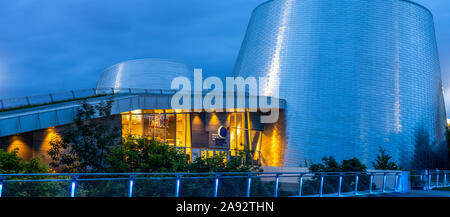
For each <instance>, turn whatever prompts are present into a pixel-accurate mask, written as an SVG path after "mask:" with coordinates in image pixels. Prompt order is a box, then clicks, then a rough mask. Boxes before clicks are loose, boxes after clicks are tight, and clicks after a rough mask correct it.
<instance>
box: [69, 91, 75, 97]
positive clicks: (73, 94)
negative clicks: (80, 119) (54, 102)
mask: <svg viewBox="0 0 450 217" xmlns="http://www.w3.org/2000/svg"><path fill="white" fill-rule="evenodd" d="M70 92H71V93H72V98H73V99H76V97H75V92H73V90H71V91H70Z"/></svg>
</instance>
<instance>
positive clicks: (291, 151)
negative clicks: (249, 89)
mask: <svg viewBox="0 0 450 217" xmlns="http://www.w3.org/2000/svg"><path fill="white" fill-rule="evenodd" d="M234 75H235V76H238V75H240V76H243V77H248V76H267V77H268V78H269V82H267V84H266V85H265V86H264V87H260V94H264V95H270V94H272V93H273V91H274V90H275V89H276V88H277V87H279V91H280V98H283V99H285V100H286V101H287V108H286V117H285V121H286V132H285V133H286V138H287V139H286V141H285V143H286V148H285V150H284V162H283V166H298V165H300V164H301V165H303V166H304V162H305V161H307V162H319V161H320V160H321V158H322V157H324V156H334V157H335V158H336V159H337V160H338V161H340V160H343V159H349V158H353V157H358V158H359V159H360V160H361V161H362V163H364V164H365V165H367V166H369V167H371V162H372V161H374V160H375V158H376V155H377V154H378V153H379V147H380V146H381V147H384V148H385V149H386V151H387V153H388V154H390V155H392V156H393V160H395V161H397V162H398V163H400V165H401V166H402V167H404V168H420V167H424V168H426V167H429V168H436V167H438V165H440V164H441V163H444V162H445V161H446V160H447V152H446V139H445V127H446V115H445V108H444V101H443V94H442V86H441V85H442V84H441V75H440V69H439V59H438V53H437V46H436V40H435V31H434V25H433V18H432V15H431V13H430V11H428V10H427V9H426V8H424V7H422V6H420V5H418V4H415V3H413V2H410V1H406V0H371V1H366V0H340V1H329V0H272V1H268V2H266V3H263V4H261V5H260V6H258V7H257V8H256V9H255V10H254V11H253V14H252V17H251V20H250V23H249V26H248V29H247V33H246V36H245V39H244V41H243V44H242V47H241V50H240V53H239V56H238V59H237V62H236V65H235V69H234ZM281 124H283V123H281Z"/></svg>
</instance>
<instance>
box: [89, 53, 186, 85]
mask: <svg viewBox="0 0 450 217" xmlns="http://www.w3.org/2000/svg"><path fill="white" fill-rule="evenodd" d="M193 73H194V69H193V68H192V67H190V66H187V65H185V64H183V63H177V62H171V61H168V60H161V59H138V60H130V61H126V62H122V63H118V64H116V65H114V66H111V67H109V68H108V69H106V70H105V71H103V72H102V75H101V76H100V79H99V81H98V84H97V89H100V88H116V89H120V88H142V89H165V90H169V89H170V85H171V83H172V79H174V78H176V77H178V76H185V77H187V78H189V79H192V77H193Z"/></svg>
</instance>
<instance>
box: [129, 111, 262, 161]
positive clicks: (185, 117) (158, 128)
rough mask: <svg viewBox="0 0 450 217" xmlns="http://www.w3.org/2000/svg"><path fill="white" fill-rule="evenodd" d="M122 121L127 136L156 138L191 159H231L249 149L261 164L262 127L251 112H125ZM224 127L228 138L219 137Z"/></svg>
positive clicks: (255, 159)
mask: <svg viewBox="0 0 450 217" xmlns="http://www.w3.org/2000/svg"><path fill="white" fill-rule="evenodd" d="M121 118H122V136H123V137H126V136H128V135H133V136H144V137H147V138H150V139H155V140H157V141H160V142H163V143H166V144H168V145H170V146H175V147H176V148H177V149H179V150H181V151H182V152H183V153H185V154H187V155H189V156H190V157H191V159H193V158H194V159H195V158H196V157H203V158H206V157H212V156H214V155H217V154H223V153H225V154H226V156H227V159H229V157H232V156H236V155H238V154H239V153H240V152H242V151H246V150H247V151H249V152H250V154H251V157H252V159H253V160H254V161H259V157H260V155H261V147H262V145H261V143H262V137H263V136H262V132H263V128H262V124H259V123H256V124H255V123H253V122H254V121H252V119H251V113H250V112H248V111H241V112H238V111H236V112H229V113H191V112H175V111H173V110H135V111H131V112H126V113H122V114H121ZM254 119H256V118H254ZM254 125H255V126H256V127H253V126H254ZM221 127H223V128H225V129H226V131H227V133H226V134H227V135H226V137H224V138H222V137H219V136H218V134H217V133H218V129H219V128H221Z"/></svg>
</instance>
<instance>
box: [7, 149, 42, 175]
mask: <svg viewBox="0 0 450 217" xmlns="http://www.w3.org/2000/svg"><path fill="white" fill-rule="evenodd" d="M18 152H19V149H18V148H16V149H14V150H13V151H12V152H6V151H4V150H2V149H0V174H2V173H3V174H14V173H48V172H50V169H49V168H48V167H47V165H42V164H41V160H40V159H39V158H32V159H31V160H30V161H29V162H27V161H24V160H23V159H22V158H21V157H19V156H18V155H17V153H18Z"/></svg>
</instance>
